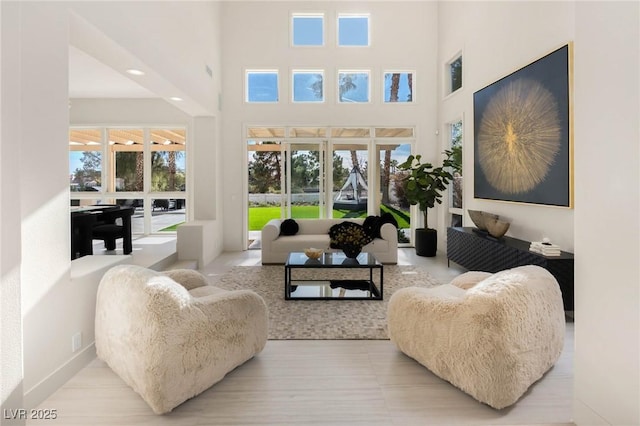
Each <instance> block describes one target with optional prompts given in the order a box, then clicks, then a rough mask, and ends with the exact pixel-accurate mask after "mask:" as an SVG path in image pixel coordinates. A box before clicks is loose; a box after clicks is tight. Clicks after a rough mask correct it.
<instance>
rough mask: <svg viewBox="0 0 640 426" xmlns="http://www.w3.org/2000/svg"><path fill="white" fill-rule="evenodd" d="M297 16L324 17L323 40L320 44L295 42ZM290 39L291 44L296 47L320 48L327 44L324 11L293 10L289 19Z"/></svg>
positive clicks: (303, 17)
mask: <svg viewBox="0 0 640 426" xmlns="http://www.w3.org/2000/svg"><path fill="white" fill-rule="evenodd" d="M296 18H301V19H305V18H321V19H322V34H321V37H322V42H321V43H320V44H295V19H296ZM289 27H290V30H289V39H290V46H291V47H294V48H318V47H325V46H326V32H327V31H326V19H325V13H324V12H291V16H290V19H289Z"/></svg>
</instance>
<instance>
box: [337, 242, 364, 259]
mask: <svg viewBox="0 0 640 426" xmlns="http://www.w3.org/2000/svg"><path fill="white" fill-rule="evenodd" d="M342 251H343V252H344V255H345V256H347V257H348V258H349V259H355V258H356V257H358V255H359V254H360V252H361V251H362V247H360V246H357V245H353V244H345V245H344V246H342Z"/></svg>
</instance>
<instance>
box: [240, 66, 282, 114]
mask: <svg viewBox="0 0 640 426" xmlns="http://www.w3.org/2000/svg"><path fill="white" fill-rule="evenodd" d="M250 74H275V76H276V88H275V89H276V100H275V101H251V100H249V86H250V85H249V75H250ZM244 102H245V103H246V104H253V105H260V104H266V105H273V104H277V103H278V102H280V70H279V69H277V68H246V69H245V70H244Z"/></svg>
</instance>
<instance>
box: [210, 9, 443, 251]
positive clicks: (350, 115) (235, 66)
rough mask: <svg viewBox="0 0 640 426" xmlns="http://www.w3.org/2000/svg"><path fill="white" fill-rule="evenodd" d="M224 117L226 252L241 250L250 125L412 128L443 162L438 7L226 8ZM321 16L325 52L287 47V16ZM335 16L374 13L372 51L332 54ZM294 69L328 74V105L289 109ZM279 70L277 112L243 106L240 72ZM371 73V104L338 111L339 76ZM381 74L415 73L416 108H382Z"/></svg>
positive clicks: (429, 153)
mask: <svg viewBox="0 0 640 426" xmlns="http://www.w3.org/2000/svg"><path fill="white" fill-rule="evenodd" d="M222 11H223V15H222V17H223V19H222V21H223V34H224V36H223V43H224V44H223V45H224V50H223V59H224V60H223V71H222V72H223V80H224V93H223V95H224V96H223V110H224V115H225V121H224V123H223V124H222V132H223V140H224V142H223V152H222V156H223V157H224V168H223V174H224V178H225V184H224V193H223V201H224V218H225V234H224V244H225V249H226V250H240V249H242V248H243V246H244V242H243V233H242V230H243V227H244V226H245V223H244V220H245V219H244V215H243V214H242V212H243V210H244V209H245V205H244V203H243V199H244V198H243V197H244V195H245V194H244V193H245V192H246V187H245V186H243V184H244V182H245V181H246V175H245V174H246V161H247V160H246V151H245V149H246V148H245V146H244V144H245V141H244V139H243V134H242V126H243V124H253V125H260V124H262V125H278V124H279V125H284V124H306V125H314V124H315V125H325V126H326V125H352V126H358V125H385V126H393V125H399V126H403V125H404V126H406V125H416V127H417V131H416V133H417V138H416V146H417V151H418V152H419V153H421V154H423V156H424V157H425V159H427V160H432V159H440V158H441V157H440V156H439V154H438V149H437V148H438V145H437V139H436V136H435V131H436V129H437V123H436V100H437V97H436V90H437V82H436V78H435V76H436V68H435V63H436V62H435V60H436V52H437V50H436V49H437V32H436V30H437V4H436V3H434V2H399V1H398V2H396V1H394V2H348V3H347V2H324V1H308V2H226V3H224V4H223V9H222ZM305 11H315V12H325V35H326V37H325V46H324V47H313V48H300V47H299V48H292V47H290V40H289V31H290V28H289V20H290V13H291V12H305ZM338 12H368V13H370V14H371V17H370V23H371V46H370V47H368V48H337V47H336V42H335V38H336V37H335V34H336V24H335V20H336V17H337V13H338ZM294 67H303V68H304V67H307V68H311V67H313V68H322V69H324V70H325V80H324V85H325V96H326V102H325V103H324V104H322V105H315V104H314V105H300V104H296V105H294V104H292V103H291V102H290V101H289V99H290V97H291V96H290V90H289V86H290V84H289V81H290V76H289V75H290V71H291V69H292V68H294ZM245 68H269V69H273V68H277V69H278V70H279V81H280V102H279V103H278V104H277V105H273V104H269V105H255V104H253V105H251V104H246V103H244V92H243V90H244V86H243V84H244V69H245ZM340 68H341V69H345V68H346V69H349V68H355V69H361V68H363V69H371V78H372V81H373V83H372V99H373V102H372V103H371V104H366V105H363V104H356V105H354V104H351V105H338V104H337V103H336V100H335V98H336V96H335V92H336V89H335V87H336V85H335V81H336V78H337V77H336V75H337V71H338V69H340ZM384 69H408V70H415V71H416V82H415V88H416V89H415V90H416V94H415V99H416V102H415V103H414V104H413V105H382V104H381V102H380V98H381V97H382V96H381V93H380V92H381V87H382V82H381V74H382V72H383V70H384Z"/></svg>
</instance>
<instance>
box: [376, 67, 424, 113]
mask: <svg viewBox="0 0 640 426" xmlns="http://www.w3.org/2000/svg"><path fill="white" fill-rule="evenodd" d="M388 74H411V75H412V77H411V101H403V102H391V101H387V100H386V77H387V75H388ZM416 76H417V72H416V71H415V70H408V69H402V70H401V69H390V70H383V71H382V104H383V105H415V104H416V103H417V101H416V80H417V78H416ZM407 86H408V84H407Z"/></svg>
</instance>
